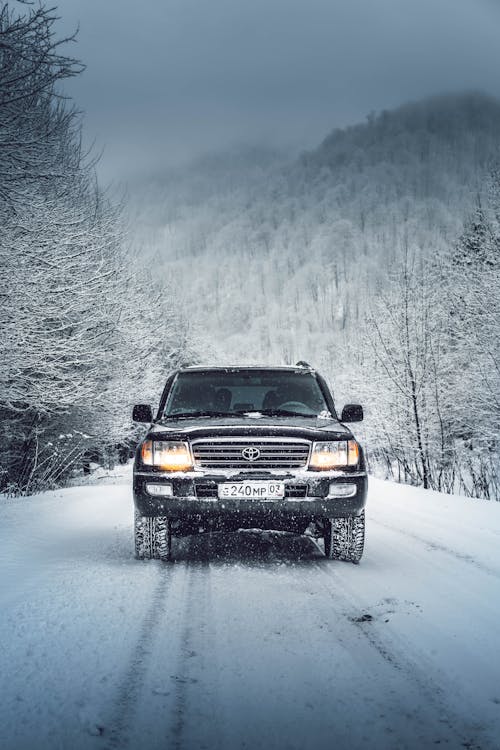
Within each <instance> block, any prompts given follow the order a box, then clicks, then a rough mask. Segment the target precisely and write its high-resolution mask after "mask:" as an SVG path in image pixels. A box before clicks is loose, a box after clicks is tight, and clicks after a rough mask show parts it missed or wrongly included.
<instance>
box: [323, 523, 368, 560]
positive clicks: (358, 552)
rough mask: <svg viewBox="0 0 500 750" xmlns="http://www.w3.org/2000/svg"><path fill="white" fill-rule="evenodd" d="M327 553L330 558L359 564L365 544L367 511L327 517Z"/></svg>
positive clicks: (325, 529)
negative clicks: (358, 513)
mask: <svg viewBox="0 0 500 750" xmlns="http://www.w3.org/2000/svg"><path fill="white" fill-rule="evenodd" d="M324 540H325V555H326V556H327V557H328V558H330V560H344V561H345V562H352V563H355V564H356V565H357V563H359V561H360V560H361V558H362V556H363V548H364V546H365V511H364V510H362V511H361V513H360V515H359V516H347V517H346V518H326V519H325V528H324Z"/></svg>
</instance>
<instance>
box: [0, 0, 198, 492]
mask: <svg viewBox="0 0 500 750" xmlns="http://www.w3.org/2000/svg"><path fill="white" fill-rule="evenodd" d="M16 6H17V8H16V10H12V4H11V7H10V8H9V4H7V3H2V4H1V5H0V226H1V232H0V267H1V287H0V298H1V305H0V326H1V350H0V413H1V421H0V424H1V427H0V429H1V432H0V466H1V469H0V472H1V473H0V491H4V492H5V491H6V492H10V493H16V492H23V493H31V492H34V491H36V490H37V489H40V488H47V487H49V486H53V485H56V484H59V483H62V482H64V481H65V480H66V479H67V478H68V476H70V475H71V474H72V473H74V472H77V473H78V472H80V473H81V472H82V471H85V470H86V469H88V466H89V464H90V462H91V460H98V461H101V462H103V461H107V460H110V459H113V458H115V457H116V456H117V454H119V453H121V455H122V456H124V455H126V454H127V450H128V447H129V444H130V442H131V441H133V434H132V433H131V425H130V406H131V403H132V402H133V400H134V397H135V395H136V393H137V392H140V393H141V395H144V393H145V392H146V393H147V390H148V387H150V389H151V391H150V395H151V396H152V395H153V393H156V390H157V384H158V382H160V381H161V380H162V379H163V378H164V376H165V374H166V372H168V370H169V369H170V368H171V367H172V366H175V365H176V364H178V363H179V362H182V361H184V357H189V356H190V354H189V348H190V345H189V342H188V339H189V333H188V326H186V325H185V324H184V323H183V322H182V312H180V308H179V307H178V306H177V305H175V304H174V302H173V297H172V293H171V292H170V291H169V290H168V289H166V287H165V284H164V283H162V284H160V285H159V284H158V283H157V282H155V281H154V280H153V278H152V274H151V272H150V269H149V267H148V265H147V264H144V263H143V262H141V260H140V259H137V258H136V257H134V252H133V247H132V246H131V243H130V241H129V239H128V231H129V230H128V227H127V225H126V223H125V221H124V216H123V210H122V208H123V207H122V205H121V204H120V200H118V199H116V198H113V197H112V196H110V195H108V194H107V193H106V191H105V190H103V189H102V188H101V187H100V186H99V185H98V184H97V181H96V177H95V171H94V166H95V164H94V163H93V155H92V154H88V153H85V152H84V150H83V148H82V137H81V128H82V123H81V117H80V115H79V113H78V111H77V109H76V107H75V106H74V105H73V103H72V102H71V101H68V100H67V99H66V98H63V97H62V96H61V90H62V89H61V84H62V83H63V82H64V81H65V79H68V78H69V77H72V76H76V75H79V74H80V73H81V72H82V69H83V66H82V65H81V64H80V63H79V62H78V61H77V60H76V59H72V58H70V57H68V55H67V52H66V51H67V50H68V48H69V42H70V41H71V40H70V39H59V38H58V36H57V18H56V16H55V14H54V12H53V11H51V10H48V9H47V8H44V7H37V6H34V5H29V4H28V5H20V4H16ZM19 9H20V10H19ZM179 331H182V333H181V334H180V335H179Z"/></svg>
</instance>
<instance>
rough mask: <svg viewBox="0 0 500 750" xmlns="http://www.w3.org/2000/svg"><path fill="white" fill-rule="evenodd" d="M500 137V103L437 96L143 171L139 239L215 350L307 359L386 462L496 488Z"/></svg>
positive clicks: (445, 483) (469, 95)
mask: <svg viewBox="0 0 500 750" xmlns="http://www.w3.org/2000/svg"><path fill="white" fill-rule="evenodd" d="M499 147H500V102H499V101H497V100H495V99H493V98H491V97H488V96H486V95H484V94H481V93H477V92H466V93H464V94H449V95H443V96H440V97H432V98H429V99H426V100H423V101H420V102H416V103H410V104H407V105H403V106H401V107H400V108H399V109H396V110H394V111H391V112H381V113H379V114H371V115H370V116H369V117H368V118H367V121H366V122H365V123H362V124H359V125H356V126H353V127H349V128H346V129H343V130H336V131H334V132H333V133H331V135H329V136H328V137H327V138H326V139H325V140H324V142H323V143H322V144H321V145H320V146H319V147H318V148H317V149H315V150H313V151H310V152H306V153H303V154H301V155H300V156H299V157H296V158H293V157H290V156H289V155H287V154H281V153H272V152H269V151H266V150H262V151H259V150H258V149H246V150H245V149H243V150H241V151H239V152H236V153H228V154H221V155H219V156H214V157H211V158H210V159H205V160H202V161H200V162H199V163H197V164H194V165H193V166H192V167H191V169H189V170H183V171H182V172H179V173H171V174H168V175H165V174H161V175H157V176H155V178H154V179H151V180H146V181H143V182H141V183H137V184H135V185H134V186H133V188H132V191H131V193H132V197H131V200H132V203H133V206H134V215H135V217H136V221H135V223H134V227H135V237H136V238H137V243H138V244H139V245H140V246H141V247H142V249H143V250H142V251H143V253H144V255H145V256H148V257H152V258H154V259H155V267H156V269H157V276H158V278H159V279H163V281H164V282H165V283H168V284H173V285H174V287H175V288H176V289H177V290H178V292H179V294H180V296H181V298H182V299H183V300H184V301H185V303H186V305H187V309H188V310H189V318H190V320H191V321H192V322H193V326H194V333H195V335H196V336H197V339H198V340H200V341H203V343H204V347H205V351H204V352H203V356H204V359H207V360H210V361H214V362H217V363H219V364H220V363H224V362H230V363H234V362H238V363H239V362H248V361H251V362H254V363H268V364H272V363H287V364H293V363H294V362H296V361H297V360H304V359H305V360H307V361H308V362H310V363H311V364H312V365H314V366H315V367H317V368H318V369H319V370H321V371H322V372H323V373H324V374H326V375H327V376H328V378H329V380H330V382H331V383H332V385H333V390H334V393H335V395H336V400H337V406H338V408H339V410H340V408H341V406H342V403H345V402H358V401H359V402H361V403H362V404H363V405H364V407H365V413H366V421H365V422H364V425H363V428H362V429H361V430H359V429H358V433H359V434H360V435H362V437H363V439H364V441H365V444H366V446H367V449H368V455H369V459H370V465H371V469H372V471H374V472H381V474H382V475H383V476H387V477H390V478H393V479H396V480H397V481H403V482H408V483H411V484H416V485H421V486H423V487H429V488H434V489H438V490H441V491H445V492H452V491H454V492H461V493H465V494H466V495H472V496H481V497H487V498H492V499H493V498H494V499H496V500H498V499H500V494H499V493H500V485H499V476H498V467H499V465H500V462H499V444H498V424H499V423H500V412H499V406H500V347H499V337H498V331H499V329H500V283H499V281H500V279H499V267H500V255H499V250H500V172H499V168H498V165H499ZM202 349H203V348H202Z"/></svg>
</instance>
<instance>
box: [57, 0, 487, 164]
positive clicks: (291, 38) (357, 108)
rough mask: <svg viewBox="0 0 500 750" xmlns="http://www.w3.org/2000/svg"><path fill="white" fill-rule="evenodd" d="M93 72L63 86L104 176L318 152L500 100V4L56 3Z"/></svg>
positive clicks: (425, 0)
mask: <svg viewBox="0 0 500 750" xmlns="http://www.w3.org/2000/svg"><path fill="white" fill-rule="evenodd" d="M59 15H61V21H60V22H59V24H58V26H59V28H60V30H61V32H67V31H68V30H72V29H75V28H76V27H77V25H79V33H78V44H77V45H75V46H74V47H73V48H72V52H73V53H75V54H76V55H78V56H79V57H80V58H81V59H82V60H83V61H84V63H85V64H86V66H87V69H86V72H85V74H84V75H83V76H82V77H80V78H79V79H74V80H73V81H71V82H70V83H69V84H68V85H67V86H66V90H67V93H69V94H70V95H71V96H73V97H75V99H76V101H77V104H78V106H79V107H81V109H82V110H84V111H85V112H86V135H87V138H88V139H89V140H93V139H94V138H95V139H96V142H97V145H98V146H99V148H104V155H103V158H102V160H101V165H100V171H101V174H102V175H104V176H105V178H106V179H109V178H111V179H115V178H117V179H122V178H123V177H130V176H132V175H134V174H143V173H148V172H150V171H153V170H158V169H161V168H163V167H164V166H165V165H169V164H173V163H179V162H183V161H186V160H190V159H193V158H195V157H196V156H198V155H200V154H202V153H204V152H207V151H212V150H223V149H225V148H227V147H228V146H234V145H239V144H250V143H251V144H254V143H258V144H261V143H262V144H265V145H268V146H276V147H280V148H287V149H288V148H303V147H307V146H310V145H315V144H316V143H317V142H318V141H320V140H321V139H322V138H323V137H324V136H325V135H326V134H327V133H328V132H329V131H330V130H332V129H333V128H334V127H339V126H344V125H346V124H348V123H352V122H356V121H359V120H363V119H364V118H365V117H366V115H367V114H368V113H369V112H371V111H379V110H381V109H384V108H390V107H394V106H396V105H398V104H400V103H402V102H404V101H408V100H410V99H417V98H419V97H422V96H426V95H428V94H433V93H441V92H443V91H458V90H465V89H481V90H483V91H485V92H487V93H491V94H494V95H500V81H499V78H498V70H499V68H500V44H499V43H498V42H499V40H500V5H499V4H498V3H496V2H493V1H492V0H421V1H420V2H419V3H415V2H414V0H411V1H410V0H378V1H377V2H373V0H308V2H305V1H304V0H302V1H300V0H253V2H252V3H249V2H247V1H246V0H211V2H209V3H208V2H199V1H198V2H195V1H194V0H144V2H143V3H141V4H139V3H133V2H130V0H107V1H106V3H102V2H101V0H60V2H59Z"/></svg>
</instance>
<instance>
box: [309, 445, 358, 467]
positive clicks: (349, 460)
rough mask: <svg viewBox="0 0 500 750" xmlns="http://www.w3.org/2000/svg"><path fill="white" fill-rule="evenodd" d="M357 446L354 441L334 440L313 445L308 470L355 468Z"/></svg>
mask: <svg viewBox="0 0 500 750" xmlns="http://www.w3.org/2000/svg"><path fill="white" fill-rule="evenodd" d="M358 462H359V445H358V444H357V442H356V441H355V440H335V441H332V442H328V443H326V442H325V443H313V449H312V453H311V460H310V461H309V468H310V469H317V470H324V471H326V470H327V469H342V468H345V467H346V466H357V464H358Z"/></svg>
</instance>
